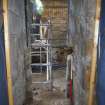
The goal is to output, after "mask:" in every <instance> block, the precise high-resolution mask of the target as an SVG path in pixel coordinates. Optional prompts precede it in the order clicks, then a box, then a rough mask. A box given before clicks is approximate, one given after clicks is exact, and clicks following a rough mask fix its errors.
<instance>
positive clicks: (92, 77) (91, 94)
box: [88, 0, 101, 105]
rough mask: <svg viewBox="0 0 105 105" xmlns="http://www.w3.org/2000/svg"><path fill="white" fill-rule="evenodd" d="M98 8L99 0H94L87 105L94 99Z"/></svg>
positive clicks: (91, 103)
mask: <svg viewBox="0 0 105 105" xmlns="http://www.w3.org/2000/svg"><path fill="white" fill-rule="evenodd" d="M100 8H101V0H96V17H95V30H94V39H93V53H92V63H91V73H90V85H89V96H88V105H93V101H94V89H95V78H96V63H97V45H98V35H99V23H100Z"/></svg>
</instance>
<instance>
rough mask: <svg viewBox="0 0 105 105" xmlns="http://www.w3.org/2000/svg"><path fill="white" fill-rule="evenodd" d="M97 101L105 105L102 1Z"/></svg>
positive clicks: (104, 10)
mask: <svg viewBox="0 0 105 105" xmlns="http://www.w3.org/2000/svg"><path fill="white" fill-rule="evenodd" d="M97 64H98V65H97V87H96V92H97V101H98V105H105V0H102V5H101V19H100V33H99V44H98V60H97Z"/></svg>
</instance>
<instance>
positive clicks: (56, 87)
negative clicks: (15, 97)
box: [27, 69, 70, 105]
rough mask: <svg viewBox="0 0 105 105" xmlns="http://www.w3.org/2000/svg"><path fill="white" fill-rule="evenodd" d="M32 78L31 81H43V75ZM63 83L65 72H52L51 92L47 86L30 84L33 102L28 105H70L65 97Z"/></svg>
mask: <svg viewBox="0 0 105 105" xmlns="http://www.w3.org/2000/svg"><path fill="white" fill-rule="evenodd" d="M32 78H33V81H39V80H40V81H41V80H43V79H45V73H43V74H41V75H39V76H38V75H37V76H35V75H33V77H32ZM65 83H66V82H65V70H63V69H61V70H54V71H53V88H52V90H51V89H50V85H49V84H32V89H33V102H32V104H30V105H70V101H69V99H67V98H66V97H65V88H66V87H65V86H66V84H65ZM27 105H28V104H27Z"/></svg>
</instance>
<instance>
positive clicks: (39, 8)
mask: <svg viewBox="0 0 105 105" xmlns="http://www.w3.org/2000/svg"><path fill="white" fill-rule="evenodd" d="M31 2H32V3H33V4H34V5H35V7H36V12H37V13H39V14H40V15H41V14H42V13H43V10H44V8H43V4H42V2H41V0H31Z"/></svg>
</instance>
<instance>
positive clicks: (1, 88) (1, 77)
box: [0, 30, 9, 105]
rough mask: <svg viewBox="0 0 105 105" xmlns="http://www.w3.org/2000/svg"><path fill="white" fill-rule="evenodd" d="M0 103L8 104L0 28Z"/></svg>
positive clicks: (2, 104)
mask: <svg viewBox="0 0 105 105" xmlns="http://www.w3.org/2000/svg"><path fill="white" fill-rule="evenodd" d="M0 105H9V104H8V93H7V80H6V65H5V50H4V43H3V33H2V31H1V30H0Z"/></svg>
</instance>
